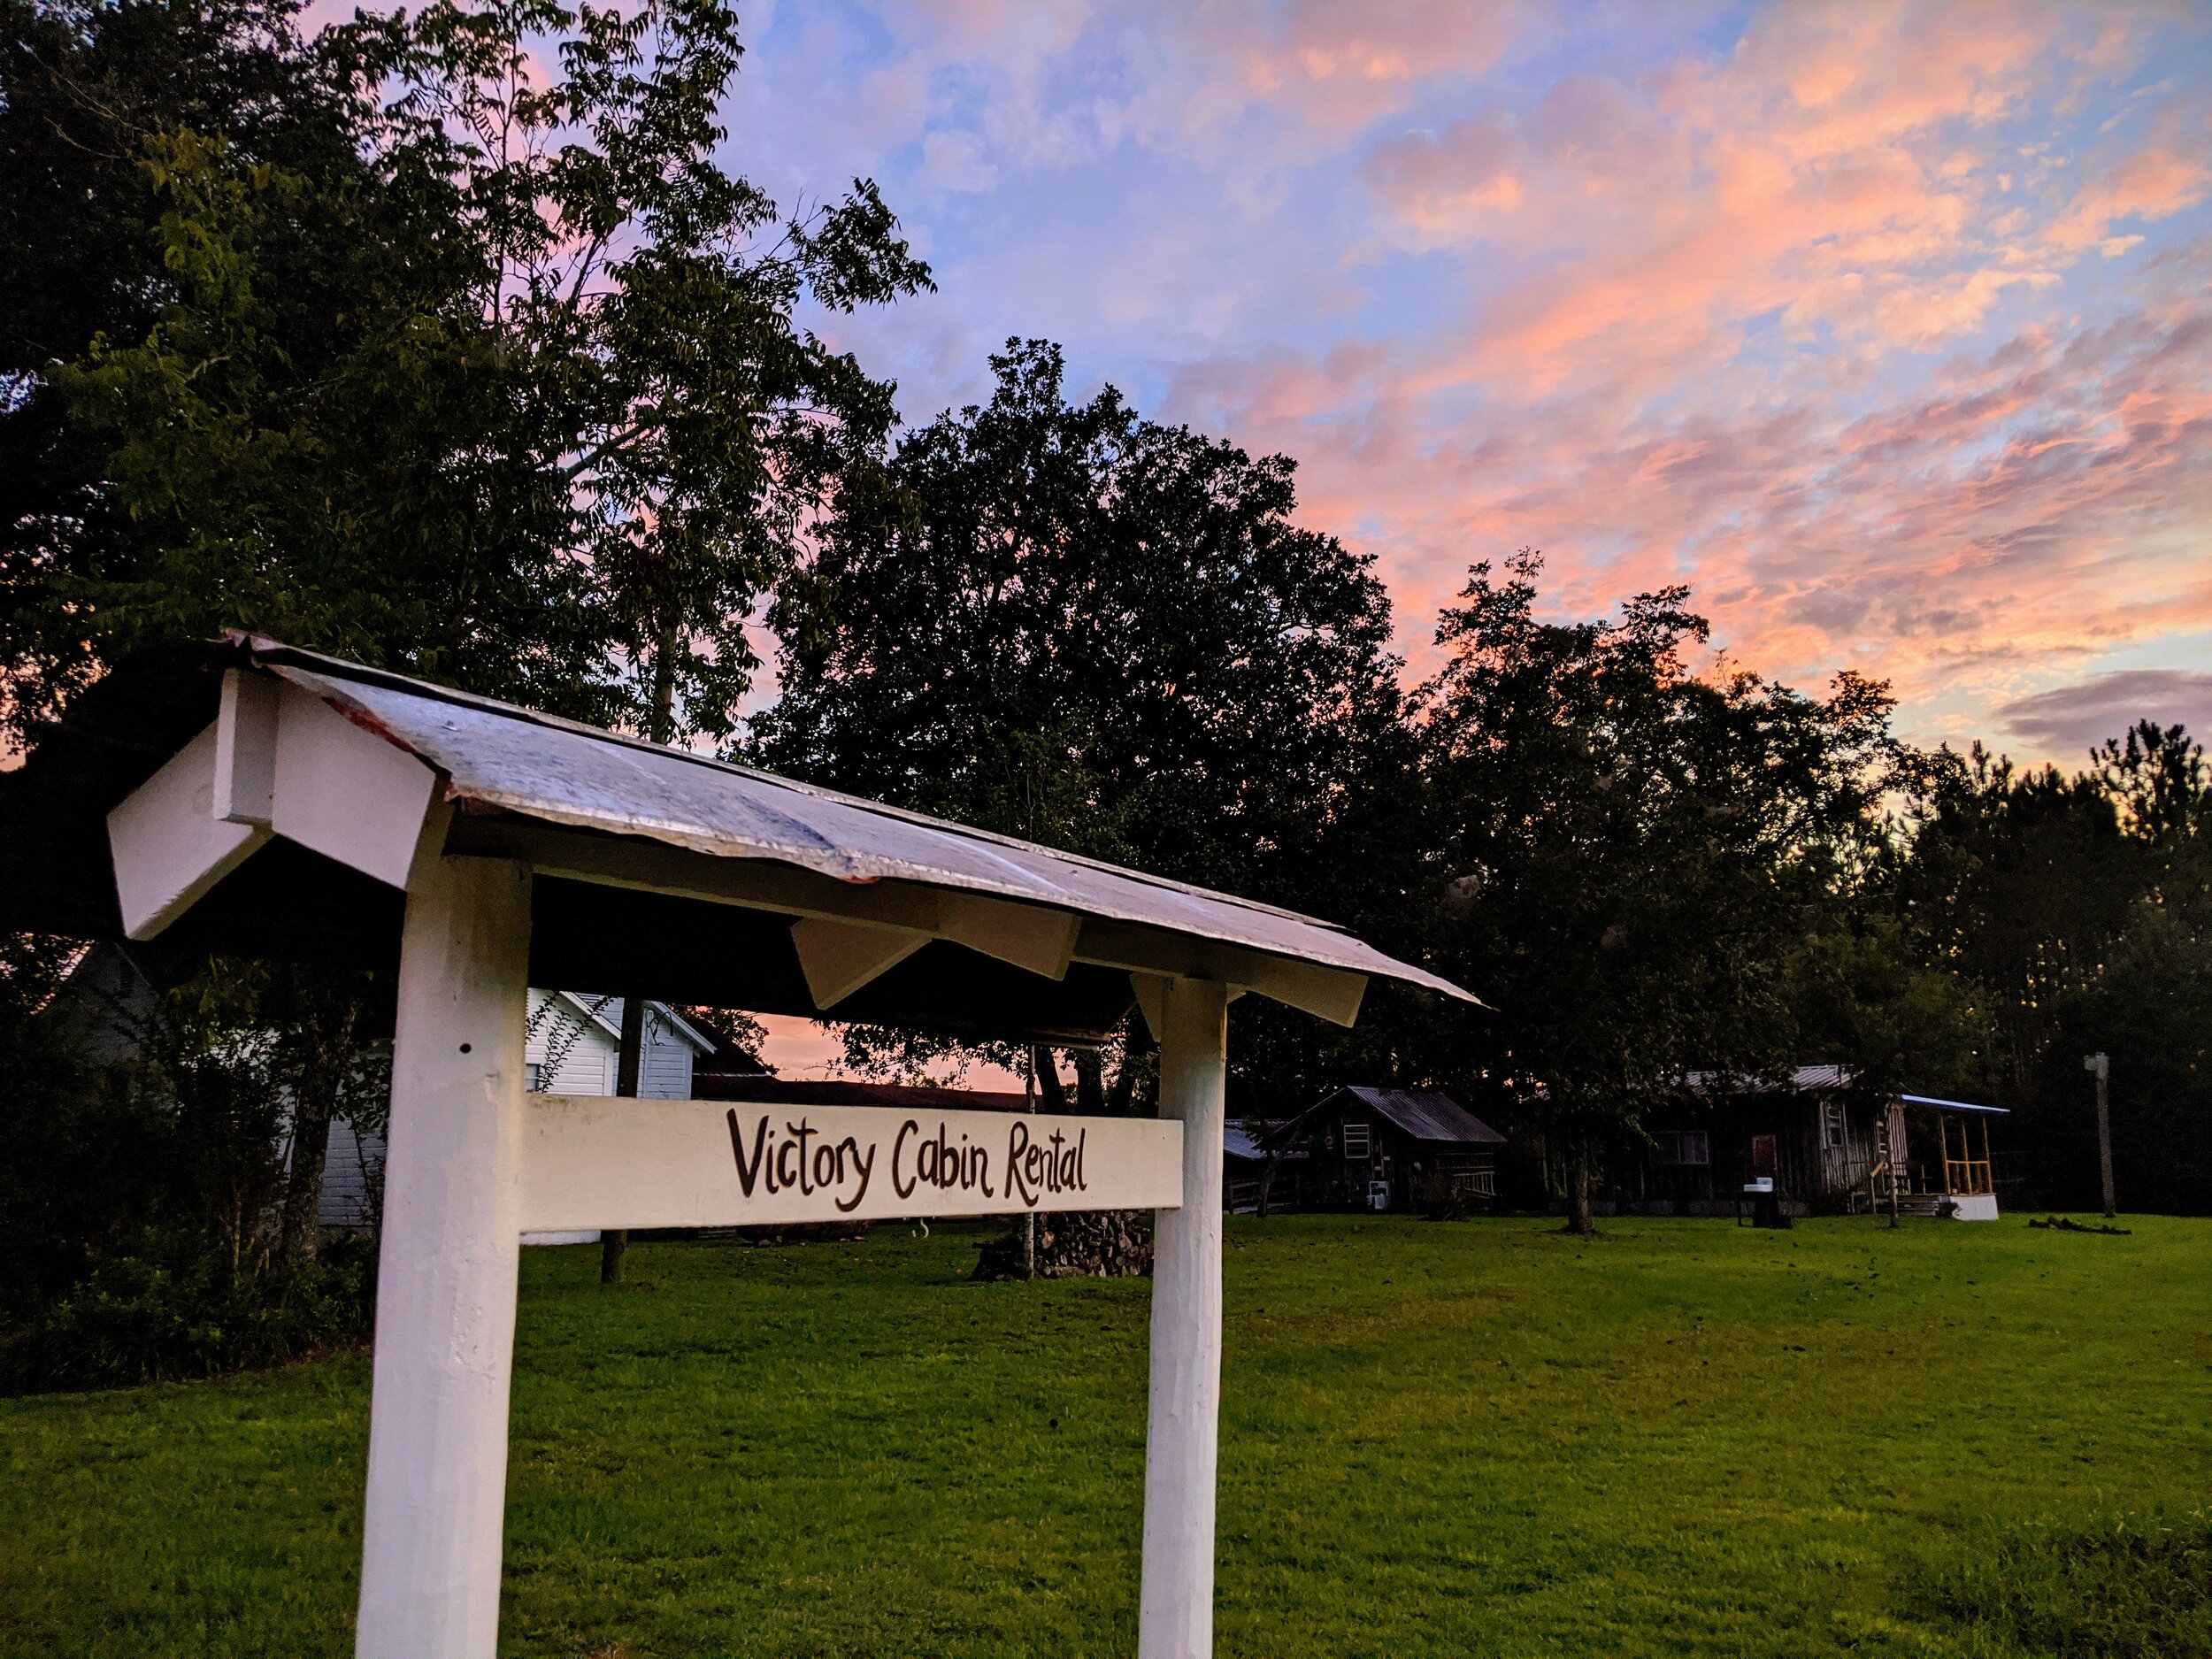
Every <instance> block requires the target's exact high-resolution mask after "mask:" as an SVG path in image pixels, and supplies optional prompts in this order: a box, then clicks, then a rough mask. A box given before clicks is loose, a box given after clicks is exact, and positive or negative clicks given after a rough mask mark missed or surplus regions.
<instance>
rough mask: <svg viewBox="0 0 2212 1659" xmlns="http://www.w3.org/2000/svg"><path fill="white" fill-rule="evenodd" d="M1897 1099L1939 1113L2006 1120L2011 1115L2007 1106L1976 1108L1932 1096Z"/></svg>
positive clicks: (1971, 1103) (1971, 1104) (1923, 1095)
mask: <svg viewBox="0 0 2212 1659" xmlns="http://www.w3.org/2000/svg"><path fill="white" fill-rule="evenodd" d="M1897 1098H1898V1099H1899V1100H1901V1101H1902V1102H1905V1104H1906V1105H1908V1106H1925V1107H1927V1108H1929V1109H1930V1110H1933V1111H1939V1112H1979V1113H1982V1114H1984V1115H1985V1116H1987V1117H1991V1118H2007V1117H2009V1116H2011V1114H2012V1108H2011V1107H2009V1106H1977V1105H1975V1104H1974V1103H1973V1102H1971V1101H1962V1100H1939V1099H1938V1098H1937V1097H1936V1096H1935V1095H1933V1094H1900V1095H1899V1096H1898V1097H1897ZM1959 1133H1961V1134H1964V1133H1966V1132H1965V1130H1964V1129H1961V1130H1960V1131H1959Z"/></svg>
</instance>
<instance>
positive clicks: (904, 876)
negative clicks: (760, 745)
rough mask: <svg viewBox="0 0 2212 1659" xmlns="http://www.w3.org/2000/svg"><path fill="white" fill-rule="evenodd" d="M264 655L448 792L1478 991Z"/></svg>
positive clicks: (653, 752) (583, 823)
mask: <svg viewBox="0 0 2212 1659" xmlns="http://www.w3.org/2000/svg"><path fill="white" fill-rule="evenodd" d="M251 649H252V650H253V654H254V656H255V657H256V658H257V660H259V661H260V662H262V663H263V664H266V665H267V666H269V667H271V668H273V669H274V670H275V671H276V672H277V673H279V674H280V675H281V676H282V677H283V678H284V679H286V680H289V681H291V682H292V683H293V684H295V685H297V686H299V687H301V688H303V690H307V691H311V692H313V693H314V694H315V695H318V696H319V697H322V698H323V699H324V700H326V702H328V703H332V704H333V705H334V706H336V707H338V708H339V709H340V710H342V711H344V712H346V713H348V714H349V715H350V716H352V717H353V718H356V719H357V720H359V721H361V722H362V723H363V724H365V725H368V726H372V727H373V729H374V730H376V731H378V732H380V733H382V734H383V735H385V736H386V737H388V738H389V739H390V740H391V741H393V742H395V743H397V744H398V745H399V746H400V747H401V748H403V749H407V750H409V751H411V753H413V754H415V755H417V756H419V757H421V758H422V759H423V760H426V761H427V762H428V763H429V764H432V765H433V766H435V767H436V768H437V769H438V770H439V771H440V772H443V773H445V774H446V776H447V778H448V780H449V782H448V784H447V786H446V794H447V795H448V797H449V799H452V800H455V801H458V802H464V803H475V804H477V805H480V806H489V807H496V808H500V809H503V810H507V811H511V812H518V813H521V814H523V815H525V816H526V817H529V818H538V819H541V820H543V821H546V822H549V823H554V824H561V825H566V826H571V827H573V828H580V829H594V830H603V831H607V832H611V833H614V834H618V835H641V836H645V837H647V838H649V839H650V840H653V841H664V842H667V843H668V844H670V845H672V846H676V847H681V848H685V849H688V850H690V851H693V852H700V853H706V854H709V855H711V856H718V857H727V858H767V859H773V860H776V861H778V862H779V863H783V864H796V865H798V866H800V867H801V868H803V869H806V870H811V871H814V872H816V873H818V874H820V875H826V876H829V877H832V878H833V879H838V880H841V881H849V882H871V881H880V880H884V879H898V880H906V881H917V882H923V883H926V884H928V885H929V886H932V887H953V888H958V889H962V890H964V891H967V892H972V893H982V894H988V895H992V896H994V897H998V898H1007V899H1018V900H1022V901H1025V902H1030V903H1033V904H1044V905H1049V906H1052V907H1054V908H1056V909H1059V910H1072V911H1075V912H1077V913H1079V914H1080V915H1084V916H1098V917H1105V918H1110V919H1112V920H1115V921H1121V922H1128V923H1133V924H1135V925H1137V926H1146V927H1156V928H1163V929H1166V930H1168V931H1171V932H1173V933H1183V934H1187V935H1192V936H1194V937H1197V938H1201V939H1209V940H1214V941H1218V942H1221V943H1224V944H1230V945H1240V946H1243V947H1245V948H1246V949H1253V950H1260V951H1265V952H1267V953H1269V954H1270V955H1273V956H1287V957H1291V958H1293V959H1294V960H1297V961H1301V962H1312V963H1318V964H1322V965H1324V966H1326V967H1332V968H1340V969H1344V970H1346V971H1348V972H1354V973H1365V974H1373V975H1378V976H1379V977H1382V978H1385V979H1400V980H1403V981H1405V982H1406V983H1408V984H1411V985H1418V986H1422V987H1426V988H1427V989H1429V990H1432V991H1440V992H1442V993H1443V994H1444V995H1448V996H1453V997H1458V998H1462V999H1464V1000H1467V1001H1472V1000H1473V999H1472V998H1471V997H1470V996H1469V995H1468V994H1467V993H1466V992H1465V991H1463V990H1461V989H1460V988H1459V987H1457V986H1455V985H1454V984H1453V983H1452V982H1451V981H1450V980H1448V979H1442V978H1440V977H1439V976H1438V975H1436V974H1433V973H1431V972H1427V971H1426V970H1425V969H1423V968H1417V967H1415V966H1412V965H1411V964H1408V963H1402V962H1399V961H1396V960H1394V958H1392V957H1390V956H1385V955H1384V954H1383V953H1382V952H1381V951H1379V950H1377V949H1374V948H1373V947H1371V946H1370V945H1368V944H1365V943H1364V942H1363V941H1360V940H1359V939H1357V938H1356V937H1354V936H1353V935H1352V934H1350V933H1346V932H1345V931H1344V930H1343V929H1341V928H1340V927H1337V926H1333V924H1331V923H1328V922H1325V921H1321V920H1318V919H1317V918H1313V917H1310V916H1301V915H1299V914H1297V913H1296V912H1294V911H1292V910H1278V909H1275V908H1274V907H1272V906H1271V905H1266V904H1260V903H1256V902H1253V901H1251V900H1249V899H1240V898H1238V897H1235V896H1234V895H1230V894H1225V893H1215V892H1210V891H1208V890H1207V889H1205V888H1203V887H1191V886H1188V885H1186V884H1185V883H1182V882H1179V881H1171V880H1169V879H1166V878H1164V877H1160V876H1151V875H1146V874H1143V873H1141V872H1138V871H1134V870H1125V869H1121V868H1118V867H1117V866H1115V865H1113V864H1102V863H1100V862H1098V861H1096V860H1094V859H1089V858H1084V857H1080V856H1077V855H1075V854H1073V853H1065V852H1060V851H1056V850H1055V849H1052V848H1048V847H1039V846H1035V845H1033V844H1032V843H1030V842H1027V841H1015V840H1013V839H1012V838H1011V837H1009V836H1003V835H995V834H992V833H989V832H988V831H985V830H979V829H972V828H970V827H968V826H965V825H961V824H954V823H950V822H948V821H947V820H945V819H942V818H928V817H926V816H924V815H923V814H921V813H918V812H909V811H904V810H901V809H899V808H896V807H889V806H885V805H882V804H880V803H877V802H872V801H864V800H861V799H859V798H858V797H856V796H853V795H840V794H837V793H836V792H834V791H833V790H828V789H822V788H818V787H814V786H812V785H809V784H803V783H799V782H795V780H791V779H788V778H780V777H777V776H775V775H774V774H772V773H770V772H755V771H753V770H751V769H749V768H748V767H744V766H738V765H733V764H731V763H729V762H727V761H720V760H715V759H712V758H710V757H707V756H703V755H698V754H695V753H693V752H691V751H690V750H687V749H670V748H666V747H664V746H661V745H658V744H653V743H647V742H642V741H638V740H635V739H633V738H627V737H624V736H621V735H619V734H618V733H612V732H606V731H603V730H601V729H599V728H598V727H596V726H584V725H581V724H579V723H577V722H575V721H571V720H564V719H559V718H555V717H552V716H549V715H544V714H540V713H537V712H535V711H534V710H528V709H522V708H518V707H516V706H515V705H513V704H511V703H497V702H494V701H493V700H491V699H489V698H485V697H474V696H470V695H467V694H465V693H462V692H456V691H449V690H447V689H445V688H444V687H436V686H431V685H427V684H425V683H424V682H422V681H419V680H406V679H403V678H402V677H400V676H398V675H396V674H385V673H380V672H376V671H374V670H369V669H364V668H360V667H357V666H356V665H355V664H349V663H343V662H340V661H338V660H336V659H334V658H332V657H319V656H317V655H315V654H313V653H311V652H307V651H302V650H298V649H294V648H292V647H288V646H283V645H279V644H276V643H274V642H273V641H261V640H256V641H252V645H251Z"/></svg>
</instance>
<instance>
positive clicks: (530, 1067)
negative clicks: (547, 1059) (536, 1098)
mask: <svg viewBox="0 0 2212 1659" xmlns="http://www.w3.org/2000/svg"><path fill="white" fill-rule="evenodd" d="M522 1087H523V1092H524V1093H525V1094H536V1093H537V1092H538V1091H539V1090H541V1089H542V1088H543V1087H545V1068H544V1067H543V1066H541V1065H540V1064H538V1063H537V1062H536V1061H535V1060H529V1061H526V1062H525V1063H524V1064H523V1068H522Z"/></svg>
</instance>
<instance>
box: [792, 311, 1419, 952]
mask: <svg viewBox="0 0 2212 1659" xmlns="http://www.w3.org/2000/svg"><path fill="white" fill-rule="evenodd" d="M992 365H993V367H994V369H995V371H996V373H997V375H998V387H997V389H996V391H995V394H994V395H993V396H992V398H991V401H990V403H987V404H986V405H984V406H982V407H979V408H969V409H965V410H963V411H960V412H959V413H958V414H956V415H955V414H947V415H944V416H941V417H940V418H939V419H937V420H935V421H933V422H932V423H931V424H930V425H929V426H925V427H923V428H921V429H920V430H918V431H917V432H915V433H913V434H910V436H908V437H907V438H906V439H905V440H904V441H903V442H901V443H900V444H899V446H898V447H897V449H896V451H895V455H894V456H893V457H892V459H891V461H890V463H889V465H887V467H886V468H885V469H884V471H883V472H882V474H881V476H880V477H879V478H876V479H872V480H869V481H868V482H867V483H866V484H865V485H864V486H862V487H856V488H852V489H850V490H849V492H848V493H847V495H845V496H844V498H843V499H842V500H841V503H840V506H839V511H838V512H837V513H836V515H835V516H834V518H833V519H832V520H831V521H830V524H829V526H828V529H827V534H826V536H825V539H824V542H823V546H822V550H821V552H820V554H819V556H818V558H817V560H816V561H815V563H814V565H813V566H812V569H811V572H810V574H811V577H812V582H811V585H810V588H807V589H805V590H803V592H802V590H796V589H795V590H794V595H793V596H792V597H789V598H787V599H786V600H785V601H784V602H783V603H780V605H779V607H778V609H777V611H776V613H775V620H776V623H777V626H778V627H779V629H780V632H781V634H782V637H783V639H784V641H785V647H786V656H785V660H784V665H783V678H782V695H781V699H780V702H779V703H777V704H776V705H775V706H774V708H773V709H772V710H770V711H769V712H768V713H767V714H766V715H764V717H763V718H761V719H760V721H759V722H758V723H757V740H758V749H759V752H760V754H761V755H762V756H763V757H764V759H765V760H766V761H767V762H768V764H772V765H773V766H775V767H777V768H778V769H780V770H782V771H787V772H793V773H795V774H796V775H799V776H803V777H807V778H812V779H818V780H825V781H830V782H833V783H835V784H836V785H837V786H838V787H841V788H846V789H850V790H853V791H855V792H856V793H858V794H862V795H871V796H874V797H877V798H879V799H883V800H887V801H895V802H898V803H902V804H906V805H910V806H913V807H917V808H919V809H921V810H926V811H931V812H936V813H941V814H943V815H945V816H948V817H951V818H960V819H962V820H964V821H965V822H969V823H974V824H980V825H984V826H988V827H991V828H994V829H998V830H1002V831H1005V832H1007V833H1013V834H1017V835H1021V836H1024V837H1026V838H1028V839H1031V840H1035V841H1043V842H1047V843H1049V844H1051V845H1055V846H1059V847H1066V848H1071V849H1075V850H1078V851H1081V852H1086V853H1091V854H1094V855H1097V856H1102V857H1108V858H1114V859H1120V860H1125V861H1128V862H1130V863H1133V864H1138V865H1140V866H1141V867H1143V868H1146V869H1150V870H1157V871H1161V872H1164V873H1167V874H1171V875H1176V876H1180V877H1183V878H1185V879H1189V880H1193V881H1197V882H1202V883H1204V884H1207V885H1209V886H1214V887H1225V888H1227V889H1229V890H1232V891H1235V892H1239V893H1245V894H1250V895H1260V896H1267V897H1272V898H1278V899H1280V900H1282V901H1284V902H1290V903H1296V904H1300V905H1302V906H1304V907H1306V908H1314V909H1320V910H1324V911H1327V910H1331V909H1332V908H1333V905H1332V903H1331V902H1328V901H1329V900H1330V898H1331V897H1332V895H1333V894H1334V893H1335V892H1336V891H1337V890H1338V889H1337V887H1336V884H1335V879H1334V878H1333V876H1330V875H1328V874H1326V873H1324V872H1322V871H1321V869H1320V868H1319V860H1320V857H1321V856H1322V854H1323V849H1324V848H1325V846H1326V845H1327V844H1328V843H1329V842H1330V841H1331V838H1332V836H1333V832H1334V831H1335V829H1336V827H1337V826H1338V825H1339V823H1340V821H1343V820H1347V819H1348V818H1349V817H1351V816H1352V815H1353V813H1354V811H1355V809H1356V805H1357V797H1358V795H1359V793H1360V791H1361V790H1362V788H1363V787H1364V786H1365V784H1366V783H1367V781H1368V779H1369V776H1370V773H1371V768H1372V767H1373V765H1374V764H1375V762H1376V759H1377V757H1379V756H1384V755H1387V754H1388V753H1390V752H1391V749H1392V746H1393V744H1394V742H1395V741H1397V735H1398V733H1397V720H1398V711H1399V697H1398V692H1397V688H1396V681H1395V674H1396V670H1397V666H1398V665H1397V663H1396V662H1395V660H1394V658H1393V657H1391V656H1390V654H1389V649H1388V644H1389V634H1390V612H1389V605H1388V601H1387V600H1386V596H1385V595H1384V592H1383V588H1382V585H1381V583H1380V582H1379V581H1378V580H1376V578H1375V576H1374V573H1373V572H1372V570H1371V560H1369V559H1368V558H1367V557H1363V556H1360V555H1356V554H1354V553H1352V552H1350V551H1348V549H1345V548H1344V547H1343V546H1342V545H1341V544H1340V542H1338V541H1336V539H1335V538H1334V537H1333V536H1328V535H1325V534H1320V533H1318V532H1316V531H1312V530H1308V529H1305V528H1303V527H1302V526H1299V525H1298V524H1296V523H1295V522H1294V519H1293V517H1292V513H1293V511H1294V507H1295V505H1296V497H1295V494H1294V488H1293V484H1292V464H1291V463H1290V462H1289V461H1288V460H1287V459H1286V458H1285V457H1280V456H1269V457H1261V458H1258V459H1254V458H1253V457H1249V456H1248V455H1246V454H1245V453H1244V452H1243V451H1242V450H1240V449H1237V448H1235V447H1234V446H1233V445H1231V444H1227V443H1220V442H1214V441H1212V440H1210V439H1207V438H1204V437H1202V436H1200V435H1198V434H1194V433H1193V432H1191V431H1189V430H1188V429H1187V428H1184V427H1179V426H1162V425H1159V424H1157V423H1156V422H1153V421H1149V420H1146V419H1142V418H1141V416H1139V415H1138V414H1137V413H1136V411H1133V409H1131V408H1130V406H1129V405H1128V404H1127V403H1125V401H1124V400H1123V398H1122V396H1121V395H1120V394H1119V393H1118V392H1117V391H1115V390H1114V389H1113V388H1111V387H1108V388H1103V389H1102V390H1101V391H1099V392H1098V393H1097V394H1096V395H1095V396H1093V397H1092V398H1090V399H1089V400H1088V401H1087V402H1084V403H1070V402H1069V401H1068V399H1067V397H1066V396H1065V393H1064V388H1063V385H1062V366H1061V359H1060V353H1059V351H1058V349H1057V348H1056V347H1052V346H1049V345H1046V344H1043V343H1041V342H1026V343H1021V342H1010V343H1009V345H1008V348H1007V349H1006V351H1005V352H1004V353H1003V354H1002V355H1001V356H998V357H994V358H993V359H992Z"/></svg>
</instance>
